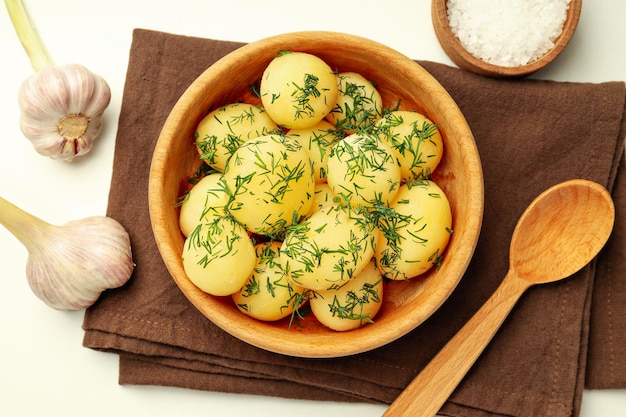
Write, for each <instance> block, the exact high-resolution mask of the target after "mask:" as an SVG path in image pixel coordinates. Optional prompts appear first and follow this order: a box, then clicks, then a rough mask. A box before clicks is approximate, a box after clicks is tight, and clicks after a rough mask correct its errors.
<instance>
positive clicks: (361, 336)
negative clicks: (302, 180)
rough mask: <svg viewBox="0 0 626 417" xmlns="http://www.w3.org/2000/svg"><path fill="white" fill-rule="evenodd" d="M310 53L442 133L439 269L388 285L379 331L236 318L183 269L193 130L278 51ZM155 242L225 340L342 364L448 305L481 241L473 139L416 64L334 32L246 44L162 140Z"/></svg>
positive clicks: (153, 210) (219, 66) (195, 94)
mask: <svg viewBox="0 0 626 417" xmlns="http://www.w3.org/2000/svg"><path fill="white" fill-rule="evenodd" d="M282 50H291V51H302V52H309V53H312V54H315V55H317V56H319V57H320V58H322V59H324V60H325V61H326V62H327V63H328V64H329V65H330V66H331V67H332V68H334V69H337V70H339V71H357V72H359V73H361V74H363V75H364V76H365V77H367V78H368V79H371V80H375V81H376V82H377V85H378V87H379V92H380V93H381V95H382V97H383V100H384V104H385V105H386V106H394V105H396V104H397V103H398V100H400V99H401V102H400V104H401V108H403V109H415V110H417V111H420V112H422V113H424V114H426V115H428V116H429V117H430V118H432V120H433V121H434V122H435V123H436V124H437V125H438V126H439V128H440V130H441V132H442V136H443V139H444V157H443V160H442V162H441V164H440V166H439V167H438V168H437V170H436V172H437V176H436V178H435V180H436V181H437V183H438V184H439V185H440V187H441V188H442V189H443V190H444V191H445V192H446V194H447V196H448V198H449V200H450V202H451V206H452V213H453V219H454V220H453V221H454V223H453V228H454V233H453V234H452V237H451V240H450V243H449V245H448V248H447V250H446V253H445V258H444V261H443V263H442V265H441V268H439V269H437V270H433V271H432V272H430V273H428V274H427V275H425V276H424V277H422V278H419V279H414V280H410V281H402V282H392V283H389V285H387V286H386V288H385V296H384V303H383V306H382V307H381V310H380V312H379V314H378V315H377V316H376V319H375V323H374V324H369V325H366V326H364V327H362V328H359V329H357V330H352V331H348V332H336V331H333V330H330V329H328V328H325V327H323V326H322V325H321V324H320V323H319V322H318V321H317V320H316V319H315V318H314V317H313V316H312V315H309V316H307V317H306V318H305V319H304V320H301V326H296V325H292V326H291V328H290V327H289V323H288V319H287V320H282V321H279V322H261V321H257V320H255V319H252V318H249V317H248V316H246V315H244V314H243V313H241V312H239V311H238V310H237V308H236V307H235V305H234V303H233V302H232V300H231V298H230V297H215V296H211V295H208V294H206V293H204V292H202V291H201V290H199V289H198V288H196V287H195V286H194V285H193V284H192V283H191V281H190V280H189V279H188V277H187V276H186V275H185V272H184V270H183V265H182V261H181V253H182V250H183V243H184V237H183V235H182V234H181V231H180V229H179V223H178V216H179V211H178V209H177V207H176V201H177V198H179V197H180V196H181V195H183V193H184V189H185V186H186V183H187V179H188V178H189V177H191V176H193V174H194V172H195V170H196V168H197V167H198V166H199V164H200V160H199V158H198V154H197V151H196V148H195V146H194V131H195V129H196V125H197V124H198V122H199V121H200V119H201V118H202V117H203V116H204V115H206V114H207V113H208V112H209V110H211V109H214V108H216V107H218V106H221V105H225V104H228V103H231V102H234V101H237V100H239V99H240V98H242V97H246V95H247V94H249V93H248V87H249V86H250V85H251V84H253V83H255V81H257V80H258V79H259V78H260V76H261V74H262V73H263V70H264V68H265V67H266V66H267V64H268V63H269V62H270V61H271V59H272V58H273V57H275V56H276V55H277V54H278V53H279V51H282ZM149 206H150V216H151V221H152V226H153V231H154V236H155V239H156V242H157V245H158V248H159V251H160V253H161V255H162V257H163V260H164V262H165V264H166V266H167V268H168V270H169V272H170V274H171V275H172V277H173V279H174V280H175V281H176V284H177V285H178V286H179V287H180V290H181V291H182V292H183V293H184V294H185V296H187V298H188V299H189V300H190V301H191V303H193V304H194V305H195V306H196V307H197V308H198V310H200V311H201V312H202V313H203V314H204V315H205V316H206V317H207V318H208V319H209V320H211V321H212V322H213V323H215V324H216V325H217V326H219V327H220V328H222V329H223V330H225V331H226V332H228V333H230V334H232V335H234V336H235V337H237V338H239V339H241V340H243V341H245V342H248V343H250V344H252V345H254V346H257V347H260V348H263V349H266V350H269V351H273V352H277V353H281V354H285V355H291V356H299V357H339V356H345V355H351V354H356V353H360V352H364V351H368V350H371V349H374V348H376V347H379V346H382V345H384V344H387V343H389V342H391V341H393V340H395V339H397V338H399V337H401V336H402V335H404V334H406V333H407V332H410V331H411V330H413V329H414V328H415V327H417V326H418V325H419V324H420V323H422V322H423V321H424V320H425V319H426V318H427V317H429V316H430V315H431V314H432V313H433V312H434V311H435V310H437V309H438V308H439V306H440V305H441V304H442V303H443V302H444V301H445V300H446V299H447V298H448V296H449V295H450V293H451V292H452V291H453V290H454V288H455V287H456V285H457V283H458V282H459V280H460V279H461V277H462V275H463V273H464V272H465V270H466V268H467V265H468V263H469V261H470V258H471V257H472V255H473V252H474V248H475V246H476V242H477V239H478V235H479V230H480V227H481V223H482V213H483V177H482V168H481V164H480V159H479V156H478V152H477V149H476V145H475V142H474V137H473V136H472V133H471V131H470V129H469V127H468V125H467V123H466V121H465V118H464V117H463V115H462V114H461V112H460V110H459V108H458V107H457V105H456V104H455V102H454V101H453V100H452V98H451V97H450V95H449V94H448V93H447V92H446V91H445V90H444V89H443V87H442V86H441V85H440V84H439V83H438V82H437V80H435V79H434V78H433V77H432V76H431V75H430V74H429V73H428V72H426V71H425V70H424V69H423V68H422V67H421V66H420V65H418V64H417V63H415V62H414V61H412V60H411V59H409V58H407V57H406V56H404V55H401V54H400V53H398V52H396V51H394V50H392V49H390V48H388V47H386V46H383V45H380V44H378V43H375V42H372V41H370V40H367V39H363V38H360V37H355V36H351V35H346V34H339V33H333V32H298V33H291V34H284V35H278V36H274V37H270V38H267V39H263V40H260V41H257V42H254V43H251V44H248V45H246V46H244V47H242V48H240V49H238V50H236V51H234V52H232V53H231V54H229V55H227V56H225V57H224V58H223V59H221V60H219V61H218V62H216V63H215V64H214V65H212V66H211V67H210V68H208V69H207V70H206V71H205V72H204V73H202V74H201V75H200V76H199V77H198V78H197V79H196V80H195V81H194V82H193V83H192V84H191V85H190V86H189V88H188V89H187V90H186V92H185V93H184V94H183V95H182V96H181V97H180V99H179V101H178V102H177V104H176V105H175V106H174V108H173V109H172V111H171V113H170V115H169V117H168V118H167V121H166V123H165V125H164V127H163V130H162V132H161V134H160V136H159V138H158V142H157V144H156V148H155V150H154V156H153V160H152V166H151V172H150V179H149Z"/></svg>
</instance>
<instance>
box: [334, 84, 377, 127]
mask: <svg viewBox="0 0 626 417" xmlns="http://www.w3.org/2000/svg"><path fill="white" fill-rule="evenodd" d="M337 78H338V80H339V96H338V97H337V103H336V104H335V107H333V109H332V110H331V112H330V113H329V114H328V116H326V120H328V121H329V122H331V123H332V124H333V125H334V126H335V127H336V128H337V129H340V130H343V131H345V132H346V133H347V134H352V133H357V132H358V131H359V130H361V129H367V128H368V127H370V126H371V125H373V124H374V123H376V121H377V120H378V119H380V117H381V116H382V114H383V99H382V97H381V96H380V93H379V92H378V90H377V89H376V87H375V86H374V84H373V83H372V82H371V81H370V80H368V79H367V78H365V77H364V76H362V75H361V74H359V73H356V72H341V73H339V74H338V75H337Z"/></svg>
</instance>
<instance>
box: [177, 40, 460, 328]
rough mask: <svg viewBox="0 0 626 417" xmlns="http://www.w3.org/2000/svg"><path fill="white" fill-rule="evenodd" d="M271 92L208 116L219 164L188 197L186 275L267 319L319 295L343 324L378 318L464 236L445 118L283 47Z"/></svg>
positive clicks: (266, 79) (200, 137)
mask: <svg viewBox="0 0 626 417" xmlns="http://www.w3.org/2000/svg"><path fill="white" fill-rule="evenodd" d="M258 96H259V98H260V101H261V103H260V104H259V103H255V104H252V103H244V102H237V103H231V104H228V105H225V106H223V107H220V108H218V109H215V110H213V111H211V112H210V113H209V114H207V115H206V116H205V117H204V118H203V119H202V120H201V121H200V123H199V124H198V126H197V130H196V138H195V140H196V142H195V145H196V147H197V149H198V153H199V155H200V158H201V159H202V160H203V161H204V163H206V164H207V165H208V166H209V167H210V168H211V169H212V171H211V173H209V174H207V175H205V176H204V177H203V178H201V179H200V180H199V181H198V182H197V183H196V184H195V185H194V186H193V188H191V189H190V191H189V192H188V193H187V195H186V196H185V198H184V200H183V202H182V203H181V210H180V228H181V231H182V233H183V234H184V236H185V237H186V240H185V245H184V249H183V253H182V260H183V266H184V268H185V272H186V273H187V275H188V277H189V279H190V280H191V281H192V282H193V283H194V284H195V285H196V286H197V287H198V288H200V289H201V290H203V291H205V292H207V293H209V294H212V295H215V296H230V297H232V299H233V301H234V303H235V305H236V306H237V307H238V308H239V310H240V311H242V312H243V313H245V314H248V315H250V316H251V317H254V318H257V319H259V320H267V321H275V320H280V319H283V318H286V317H292V318H293V317H296V316H299V315H300V313H301V312H302V311H303V310H302V309H303V306H304V305H305V304H308V305H309V306H310V309H311V311H312V313H313V315H314V316H315V317H316V318H317V319H318V320H319V321H320V322H321V323H322V324H324V325H325V326H327V327H329V328H331V329H334V330H340V331H343V330H350V329H354V328H357V327H360V326H363V325H364V324H367V323H371V322H373V319H374V316H375V315H376V314H377V313H378V311H379V309H380V307H381V304H382V301H383V290H384V283H385V282H386V281H393V280H406V279H411V278H414V277H417V276H419V275H421V274H423V273H425V272H426V271H428V270H429V269H430V268H432V267H433V265H438V264H439V263H440V262H441V261H442V256H443V253H444V251H445V248H446V246H447V244H448V241H449V239H450V235H451V233H452V215H451V210H450V205H449V202H448V200H447V198H446V196H445V194H444V192H443V191H442V190H441V188H439V186H438V185H437V184H436V183H435V182H434V181H433V180H432V179H431V174H432V172H433V171H434V170H435V169H436V168H437V165H438V164H439V162H440V161H441V158H442V155H443V141H442V138H441V134H440V132H439V130H438V129H437V126H436V125H435V124H434V123H433V122H432V121H431V120H429V119H428V117H426V116H425V115H423V114H420V113H418V112H416V111H405V110H402V111H401V110H390V109H385V108H384V107H383V103H382V99H381V96H380V94H379V93H378V91H377V88H376V85H375V84H374V83H372V82H371V81H369V80H367V79H366V78H365V77H363V76H362V75H360V74H358V73H355V72H337V71H333V69H331V68H330V67H329V66H328V65H327V64H326V63H325V62H324V61H323V60H322V59H320V58H319V57H317V56H315V55H312V54H308V53H304V52H282V53H280V54H279V55H278V56H277V57H275V58H274V59H273V60H272V61H271V62H270V63H269V65H268V66H267V68H266V69H265V71H264V73H263V75H262V77H261V80H260V84H259V89H258Z"/></svg>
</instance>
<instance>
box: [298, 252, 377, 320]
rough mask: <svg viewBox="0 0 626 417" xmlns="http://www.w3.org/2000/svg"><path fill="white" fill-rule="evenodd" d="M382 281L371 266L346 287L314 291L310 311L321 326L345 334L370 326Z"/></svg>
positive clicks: (374, 267) (375, 269)
mask: <svg viewBox="0 0 626 417" xmlns="http://www.w3.org/2000/svg"><path fill="white" fill-rule="evenodd" d="M383 288H384V286H383V277H382V274H381V273H380V271H379V270H378V268H377V267H376V265H375V264H374V262H369V263H368V264H367V265H366V266H365V268H364V269H363V271H361V272H360V273H359V274H358V275H357V276H355V277H354V278H352V279H351V280H350V281H348V283H346V285H344V286H343V287H341V288H339V289H337V290H331V291H318V292H316V293H315V294H314V295H313V296H312V298H311V301H310V304H311V311H312V312H313V314H314V315H315V318H317V320H319V322H320V323H322V324H323V325H325V326H327V327H329V328H331V329H333V330H336V331H346V330H353V329H356V328H359V327H362V326H364V325H366V324H368V323H372V321H373V319H374V317H375V316H376V314H378V311H379V310H380V307H381V305H382V301H383Z"/></svg>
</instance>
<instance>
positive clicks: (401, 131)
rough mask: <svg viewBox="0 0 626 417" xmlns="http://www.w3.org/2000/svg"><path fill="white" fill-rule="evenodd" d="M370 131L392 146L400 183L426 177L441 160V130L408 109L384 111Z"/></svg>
mask: <svg viewBox="0 0 626 417" xmlns="http://www.w3.org/2000/svg"><path fill="white" fill-rule="evenodd" d="M373 131H374V132H375V134H376V135H377V136H378V137H379V138H380V140H381V141H382V142H385V143H386V144H387V145H389V147H390V148H391V149H393V152H394V155H395V157H396V158H397V160H398V162H399V164H400V168H401V169H402V180H403V181H404V182H408V183H411V182H413V181H415V180H416V179H428V178H430V175H431V174H432V173H433V172H434V171H435V169H436V168H437V166H438V165H439V162H441V159H442V157H443V139H442V137H441V133H440V131H439V129H438V128H437V125H435V124H434V123H433V122H432V121H431V120H430V119H429V118H427V117H426V116H424V115H423V114H421V113H418V112H415V111H408V110H397V111H392V112H389V113H386V114H385V115H384V116H383V118H382V119H380V120H379V121H378V122H377V123H376V127H375V129H374V130H373Z"/></svg>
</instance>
